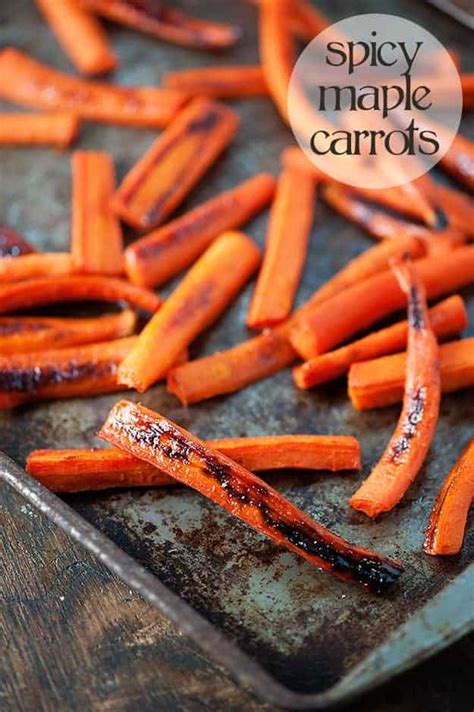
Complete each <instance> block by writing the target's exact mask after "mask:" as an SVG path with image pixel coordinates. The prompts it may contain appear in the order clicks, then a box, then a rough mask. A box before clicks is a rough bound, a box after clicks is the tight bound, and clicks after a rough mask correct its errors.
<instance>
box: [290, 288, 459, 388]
mask: <svg viewBox="0 0 474 712" xmlns="http://www.w3.org/2000/svg"><path fill="white" fill-rule="evenodd" d="M429 314H430V320H431V325H432V327H433V331H434V333H435V334H436V336H437V337H438V339H443V338H447V337H453V336H456V334H458V333H459V332H461V331H462V330H463V329H465V328H466V326H467V313H466V307H465V305H464V302H463V300H462V298H461V297H459V296H457V295H456V296H454V297H449V298H448V299H446V300H445V301H443V302H440V303H439V304H437V305H436V306H435V307H433V308H432V309H430V312H429ZM407 333H408V322H406V321H401V322H398V323H397V324H394V325H393V326H388V327H387V328H386V329H381V330H380V331H374V332H373V333H372V334H369V335H368V336H365V337H363V338H362V339H359V340H358V341H353V342H352V343H351V344H348V345H347V346H342V347H341V348H339V349H336V351H329V352H328V353H326V354H322V355H321V356H315V357H314V358H312V359H310V360H309V361H306V363H304V364H303V365H302V366H298V367H296V368H295V369H294V370H293V377H294V380H295V383H296V385H297V386H298V388H313V386H317V385H319V384H321V383H326V382H327V381H331V380H333V379H335V378H338V377H339V376H343V375H344V374H345V373H347V372H348V371H349V369H350V367H351V366H352V364H353V363H357V362H358V361H367V360H368V359H372V358H376V357H378V356H383V355H384V354H391V353H396V352H397V351H400V349H404V348H405V346H406V341H407Z"/></svg>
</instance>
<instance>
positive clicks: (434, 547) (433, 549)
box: [423, 440, 474, 556]
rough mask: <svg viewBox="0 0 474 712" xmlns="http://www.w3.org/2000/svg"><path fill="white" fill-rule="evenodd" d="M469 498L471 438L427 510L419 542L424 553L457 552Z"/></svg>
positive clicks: (473, 466)
mask: <svg viewBox="0 0 474 712" xmlns="http://www.w3.org/2000/svg"><path fill="white" fill-rule="evenodd" d="M473 501H474V440H471V442H470V443H469V445H468V446H467V448H466V449H465V450H464V452H463V454H462V455H461V457H460V458H459V460H458V461H457V463H456V464H455V465H454V467H453V469H452V470H451V472H450V473H449V475H448V477H447V478H446V480H445V482H444V484H443V486H442V488H441V491H440V493H439V495H438V498H437V500H436V503H435V505H434V508H433V511H432V512H431V517H430V521H429V524H428V528H427V530H426V536H425V542H424V546H423V548H424V550H425V552H426V553H427V554H432V555H433V556H437V555H444V556H446V555H452V554H459V552H460V551H461V548H462V543H463V539H464V531H465V529H466V524H467V516H468V514H469V509H470V507H471V505H472V502H473Z"/></svg>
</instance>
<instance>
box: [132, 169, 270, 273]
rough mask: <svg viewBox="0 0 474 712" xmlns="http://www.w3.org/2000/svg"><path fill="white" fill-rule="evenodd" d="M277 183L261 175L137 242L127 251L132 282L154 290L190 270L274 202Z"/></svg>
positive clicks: (263, 174) (267, 176)
mask: <svg viewBox="0 0 474 712" xmlns="http://www.w3.org/2000/svg"><path fill="white" fill-rule="evenodd" d="M274 191H275V180H274V178H273V177H272V176H271V175H269V174H268V173H260V174H258V175H256V176H254V177H253V178H249V179H248V180H246V181H244V182H243V183H241V184H240V185H238V186H237V187H235V188H232V189H231V190H228V191H226V192H224V193H220V195H218V196H217V197H215V198H212V199H211V200H208V201H207V202H205V203H202V204H201V205H199V206H198V207H197V208H194V209H193V210H190V211H189V212H188V213H185V214H184V215H182V216H181V217H179V218H176V219H175V220H173V221H171V222H170V223H168V224H167V225H164V226H163V227H161V228H158V230H154V231H153V232H151V233H150V234H148V235H146V236H145V237H143V238H141V239H140V240H137V241H136V242H134V243H133V244H132V245H130V246H129V247H128V248H127V249H126V250H125V267H126V271H127V275H128V277H129V279H130V281H131V282H133V283H134V284H138V285H140V286H146V287H154V286H159V285H161V284H164V283H165V282H167V281H168V280H169V279H171V278H172V277H175V276H176V275H177V274H179V273H180V272H182V271H183V270H184V269H186V267H189V265H191V264H192V263H193V262H194V261H195V260H196V259H197V258H198V257H199V255H201V254H202V253H203V252H204V250H206V249H207V248H208V247H209V245H210V244H211V243H212V242H213V240H215V239H216V237H218V236H219V235H220V234H221V233H223V232H225V231H226V230H235V229H237V228H239V227H241V226H242V225H243V224H244V223H246V222H248V221H249V220H250V219H251V218H252V217H253V216H254V215H255V214H256V213H258V212H260V211H261V210H262V209H263V208H264V207H265V206H266V205H267V204H268V203H269V202H270V200H271V199H272V197H273V194H274Z"/></svg>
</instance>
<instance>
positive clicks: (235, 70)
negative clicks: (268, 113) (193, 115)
mask: <svg viewBox="0 0 474 712" xmlns="http://www.w3.org/2000/svg"><path fill="white" fill-rule="evenodd" d="M162 86H163V87H164V88H165V89H178V90H180V91H183V92H185V93H186V94H189V95H190V96H208V97H211V98H214V99H238V98H240V97H245V96H267V95H268V87H267V83H266V81H265V78H264V76H263V72H262V68H261V67H259V66H246V65H243V64H242V65H240V64H236V65H230V66H227V65H226V66H218V67H195V68H193V69H181V70H179V71H177V72H167V73H166V74H164V75H163V81H162Z"/></svg>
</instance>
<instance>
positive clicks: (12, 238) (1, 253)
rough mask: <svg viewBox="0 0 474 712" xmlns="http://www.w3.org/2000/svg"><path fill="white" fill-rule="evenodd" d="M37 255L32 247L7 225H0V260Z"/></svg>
mask: <svg viewBox="0 0 474 712" xmlns="http://www.w3.org/2000/svg"><path fill="white" fill-rule="evenodd" d="M33 252H34V253H37V252H38V251H37V250H36V248H35V247H33V245H30V243H29V242H28V240H25V238H24V237H23V236H22V235H20V234H19V233H18V232H17V231H16V230H14V229H13V228H12V227H10V226H9V225H0V258H2V257H19V256H20V255H30V254H32V253H33Z"/></svg>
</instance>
